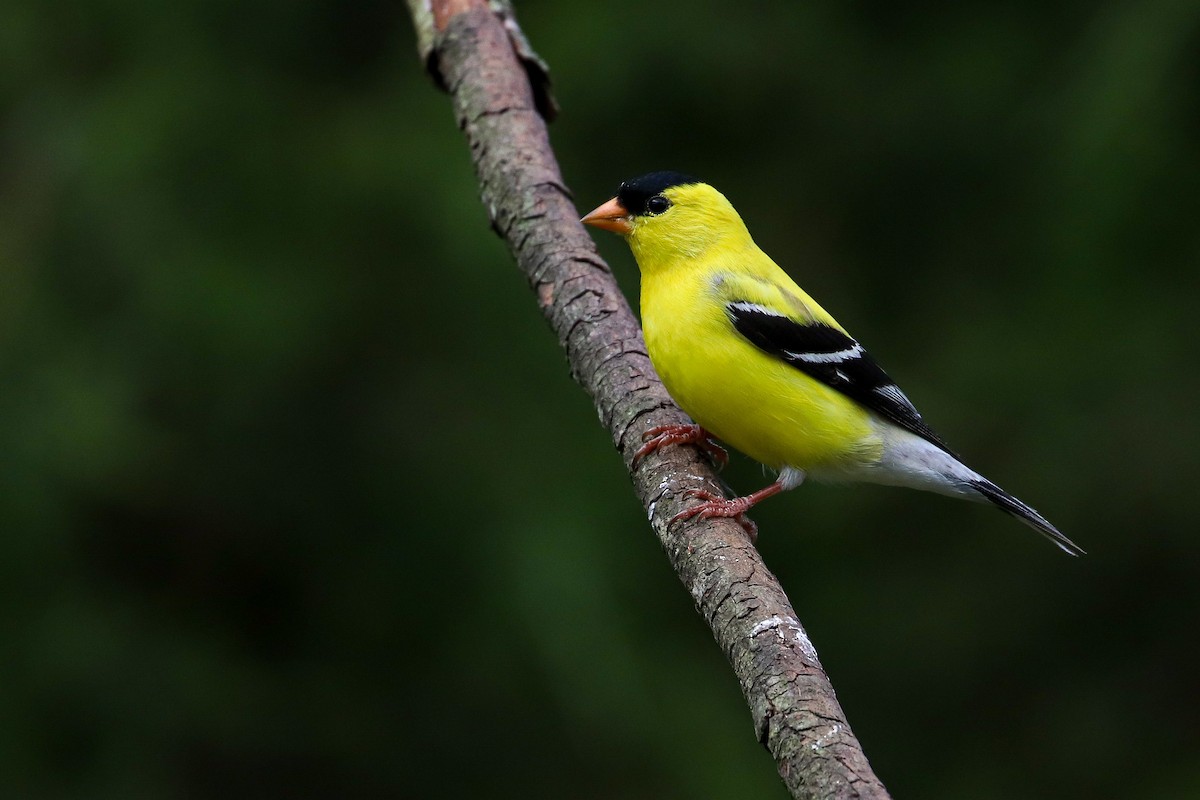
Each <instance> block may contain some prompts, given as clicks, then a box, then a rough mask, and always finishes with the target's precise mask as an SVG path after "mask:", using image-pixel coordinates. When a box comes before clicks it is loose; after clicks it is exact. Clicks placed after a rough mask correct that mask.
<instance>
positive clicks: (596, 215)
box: [582, 172, 1084, 555]
mask: <svg viewBox="0 0 1200 800" xmlns="http://www.w3.org/2000/svg"><path fill="white" fill-rule="evenodd" d="M582 221H583V222H584V223H586V224H588V225H592V226H595V227H597V228H603V229H605V230H609V231H615V232H616V233H619V234H621V235H622V236H624V237H625V239H626V241H628V242H629V246H630V248H631V249H632V250H633V255H634V258H635V259H636V260H637V263H638V268H639V269H640V270H641V274H642V291H641V295H642V327H643V329H644V330H645V334H646V347H647V350H648V351H649V354H650V360H651V361H652V362H653V363H654V368H655V369H656V370H657V371H658V374H659V376H660V377H661V378H662V381H663V384H664V385H665V386H666V388H667V391H668V392H670V394H671V397H672V398H674V400H675V402H676V403H678V404H679V407H680V408H682V409H683V410H684V411H685V412H687V414H688V415H689V416H691V418H692V419H694V420H695V421H696V423H698V424H696V425H670V426H662V427H658V428H654V429H652V430H650V431H649V432H647V434H646V437H645V438H646V443H645V446H643V447H642V449H641V450H640V451H639V452H638V455H637V457H636V459H635V460H640V459H641V457H643V456H645V455H646V454H648V453H650V452H652V451H653V450H655V449H657V448H659V447H662V446H665V445H670V444H680V443H685V442H686V443H696V444H699V445H701V446H704V447H706V448H708V449H709V450H710V451H714V452H718V453H719V455H723V454H724V453H723V451H720V450H719V448H717V447H716V445H714V444H712V443H711V441H710V438H711V437H716V438H718V439H720V440H722V441H724V442H726V443H727V444H729V445H731V446H732V447H734V448H736V449H738V450H740V451H742V452H743V453H745V454H746V455H748V456H750V457H752V458H754V459H755V460H757V461H760V462H762V463H763V464H765V465H767V466H768V467H770V468H771V469H773V470H776V471H777V473H778V479H777V480H776V481H775V482H774V483H772V484H771V485H770V486H767V487H766V488H764V489H760V490H759V491H757V492H754V493H753V494H750V495H747V496H746V497H738V498H734V499H732V500H727V499H725V498H722V497H717V496H715V495H712V494H710V493H708V492H704V491H693V492H692V493H691V496H692V497H695V498H699V499H701V500H703V501H704V502H702V503H700V504H698V505H696V506H694V507H692V508H689V509H686V510H685V511H683V512H681V513H680V514H678V515H676V517H675V518H674V519H672V522H674V521H675V520H677V519H685V518H689V517H693V516H700V517H703V518H709V517H732V518H735V519H737V520H738V521H739V522H741V523H742V525H743V527H745V528H746V530H747V533H749V534H750V536H751V537H752V538H753V536H754V535H755V529H754V526H753V523H751V522H750V521H749V520H747V519H746V518H745V517H744V516H743V514H745V512H746V511H747V510H748V509H749V508H750V507H751V506H753V505H754V504H755V503H758V502H759V501H760V500H763V499H765V498H767V497H770V496H771V495H774V494H778V493H779V492H782V491H784V490H787V489H793V488H795V487H796V486H799V485H800V484H801V483H802V482H803V481H804V479H805V478H806V477H808V476H811V477H813V478H815V479H818V480H820V479H827V480H834V481H867V482H872V483H882V484H889V485H893V486H909V487H912V488H915V489H925V490H928V491H934V492H939V493H941V494H945V495H950V496H953V497H962V498H966V499H969V500H977V501H981V502H990V503H992V504H993V505H995V506H997V507H999V508H1000V509H1002V510H1003V511H1006V512H1008V513H1009V514H1011V515H1013V516H1015V517H1016V518H1017V519H1019V520H1021V521H1022V522H1024V523H1026V524H1028V525H1029V526H1030V527H1032V528H1034V529H1035V530H1037V531H1038V532H1039V533H1042V534H1043V535H1045V536H1046V537H1047V538H1049V539H1050V540H1051V541H1053V542H1054V543H1055V544H1057V545H1058V546H1059V547H1060V548H1062V549H1063V550H1065V551H1066V552H1067V553H1070V554H1071V555H1080V554H1082V553H1083V552H1084V551H1083V550H1082V549H1081V548H1080V547H1079V546H1078V545H1076V544H1075V543H1074V542H1072V541H1071V540H1070V539H1068V538H1067V537H1066V536H1064V535H1063V534H1061V533H1059V531H1058V529H1057V528H1055V527H1054V526H1053V525H1051V524H1050V523H1049V522H1048V521H1047V520H1046V518H1045V517H1043V516H1042V515H1041V514H1039V513H1038V512H1037V511H1034V510H1033V509H1032V508H1030V507H1029V506H1027V505H1026V504H1025V503H1023V502H1021V501H1020V500H1018V499H1017V498H1015V497H1013V496H1012V495H1010V494H1009V493H1008V492H1006V491H1004V490H1003V489H1001V488H1000V487H999V486H997V485H996V484H994V483H992V482H991V481H989V480H988V479H987V478H984V477H983V476H982V475H980V474H979V473H977V472H975V471H974V470H972V469H971V468H969V467H967V466H966V465H965V464H963V462H962V461H961V460H959V458H958V456H957V455H955V454H954V453H953V452H952V451H951V450H950V448H949V447H947V446H946V443H945V442H943V441H942V440H941V438H940V437H938V435H937V434H936V433H934V432H933V431H932V430H931V429H930V428H929V426H928V425H926V424H925V421H924V420H923V419H922V418H921V415H920V414H919V413H917V410H916V408H914V407H913V404H912V403H911V402H910V401H909V399H908V397H906V396H905V394H904V392H902V391H900V388H899V387H898V386H897V385H896V384H895V382H894V381H893V380H892V379H891V378H889V377H888V375H887V373H886V372H884V371H883V370H882V369H881V368H880V367H879V365H878V364H877V363H876V362H875V360H874V359H873V358H871V356H870V355H868V353H867V351H866V350H864V349H863V346H862V345H861V344H859V343H858V342H857V341H856V340H855V339H854V338H852V337H851V336H850V335H849V334H848V333H847V332H846V330H845V329H844V328H843V327H842V326H841V325H839V324H838V323H837V321H836V320H835V319H834V318H833V317H832V316H830V315H829V313H828V312H827V311H825V309H823V308H821V306H819V305H817V302H816V301H815V300H813V299H812V298H811V297H809V296H808V295H807V294H806V293H805V292H804V290H803V289H801V288H800V287H799V286H797V285H796V284H795V282H793V281H792V279H791V278H790V277H788V275H787V273H785V272H784V271H783V270H782V269H780V268H779V267H778V266H777V265H776V264H775V262H774V261H772V260H771V258H770V257H769V256H767V254H766V253H764V252H763V251H762V250H760V249H759V248H758V246H757V245H756V244H755V243H754V240H753V239H751V238H750V232H749V231H748V230H747V229H746V225H745V223H743V222H742V218H741V217H740V216H738V213H737V211H735V210H734V208H733V206H732V205H731V204H730V202H729V201H728V200H726V199H725V196H724V195H722V194H721V193H720V192H718V191H717V190H716V189H714V188H713V187H712V186H709V185H708V184H706V183H703V182H701V181H699V180H696V179H695V178H691V177H688V176H686V175H682V174H680V173H678V172H652V173H650V174H648V175H643V176H641V177H639V178H634V179H633V180H629V181H626V182H625V183H623V184H621V187H620V189H619V190H618V191H617V196H616V197H614V198H612V199H611V200H609V201H608V202H606V203H604V204H603V205H601V206H600V207H599V208H597V209H596V210H594V211H592V212H591V213H590V214H588V215H587V216H585V217H584V218H583V220H582Z"/></svg>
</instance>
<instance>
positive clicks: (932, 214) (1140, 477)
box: [0, 0, 1200, 800]
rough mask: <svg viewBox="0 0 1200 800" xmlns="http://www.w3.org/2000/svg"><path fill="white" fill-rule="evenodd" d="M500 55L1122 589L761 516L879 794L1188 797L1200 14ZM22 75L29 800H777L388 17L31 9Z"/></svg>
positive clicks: (17, 325) (20, 652) (996, 11)
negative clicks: (544, 70) (697, 185)
mask: <svg viewBox="0 0 1200 800" xmlns="http://www.w3.org/2000/svg"><path fill="white" fill-rule="evenodd" d="M518 12H519V13H520V15H521V21H522V23H523V24H524V26H525V29H526V33H527V34H528V35H529V37H530V40H531V41H532V43H533V45H534V46H535V47H536V48H537V49H538V50H539V52H540V53H541V55H543V56H544V57H545V58H546V59H547V61H548V62H549V63H550V65H551V68H552V70H553V77H554V79H555V85H556V91H557V94H558V98H559V100H560V102H561V104H562V108H563V111H562V114H561V116H560V118H559V120H558V122H556V123H555V125H554V126H553V128H552V134H553V136H554V141H555V145H556V147H557V150H558V153H559V157H560V161H561V164H562V168H563V173H564V175H565V177H566V180H567V181H568V183H569V184H570V185H571V187H572V189H573V190H574V191H575V193H576V197H577V198H578V204H579V206H580V209H581V211H586V210H587V209H590V208H591V207H593V206H594V205H596V204H598V203H599V202H601V201H602V200H604V199H606V198H608V197H609V196H610V195H611V194H612V193H613V191H614V190H615V188H616V186H617V183H618V182H619V181H620V180H621V179H623V178H626V177H628V176H630V175H637V174H640V173H643V172H647V171H649V170H652V169H660V168H672V169H682V170H685V171H689V172H692V173H695V174H699V175H703V176H705V178H706V179H707V180H709V181H711V182H712V183H714V184H715V185H717V186H718V187H720V188H721V189H722V190H723V191H724V192H725V193H726V194H727V195H728V196H729V197H730V198H731V199H732V200H733V202H734V203H735V204H736V205H737V207H738V208H739V210H740V211H741V212H742V214H743V215H744V217H745V218H746V221H747V223H748V224H749V225H750V228H751V230H752V231H753V232H754V233H755V235H756V236H757V238H758V240H759V242H760V244H762V245H763V247H764V248H765V249H766V250H767V251H768V252H769V253H771V254H772V255H774V256H775V257H776V258H777V260H779V261H780V262H781V263H782V264H783V265H784V266H786V267H787V268H789V269H790V270H791V271H792V273H793V274H794V275H795V276H796V277H797V279H798V280H799V281H800V282H801V283H802V285H804V286H805V287H806V288H807V289H809V290H810V291H811V292H812V293H813V294H814V295H815V296H816V297H818V298H820V299H821V301H822V302H823V304H824V305H825V306H826V307H827V308H829V309H830V310H831V311H833V312H834V313H835V314H836V315H837V316H838V318H839V319H840V320H841V321H842V322H843V323H844V324H845V325H847V327H849V328H850V330H852V331H853V332H854V333H855V335H856V336H857V337H858V338H859V339H860V340H861V341H862V342H863V343H864V344H865V345H866V346H867V347H869V348H870V349H871V351H872V353H873V354H874V355H875V356H876V357H877V358H878V359H879V360H880V362H881V363H882V364H883V366H884V367H885V368H886V369H887V370H888V372H889V373H890V374H891V375H892V376H893V377H895V378H896V379H897V380H898V381H899V382H900V384H901V385H902V386H903V387H904V388H905V391H906V392H908V394H909V396H910V397H912V399H913V400H914V402H916V403H917V405H918V406H919V407H920V408H921V409H922V411H923V413H924V414H925V416H926V418H927V419H928V421H929V422H930V424H931V425H933V426H934V427H935V428H936V429H937V430H938V431H939V432H940V433H942V434H943V435H944V436H945V437H946V438H947V440H948V441H949V443H950V444H951V445H952V446H953V447H954V448H955V449H956V450H958V451H960V452H961V453H962V454H963V456H964V457H965V458H967V459H968V460H969V461H970V463H972V464H973V465H975V466H977V467H978V468H979V469H980V470H981V471H982V472H984V473H985V474H986V475H988V476H989V477H991V478H993V479H994V480H996V481H997V482H999V483H1000V484H1002V485H1004V486H1005V487H1007V488H1009V489H1011V490H1012V491H1013V492H1015V493H1016V494H1018V495H1019V496H1021V497H1022V498H1024V499H1026V500H1027V501H1028V502H1030V503H1031V504H1033V505H1034V506H1035V507H1037V508H1038V509H1040V510H1041V511H1042V512H1044V513H1045V514H1046V516H1047V517H1049V518H1050V519H1051V520H1052V521H1053V522H1054V523H1055V524H1056V525H1058V526H1059V527H1060V528H1061V529H1062V530H1063V532H1064V533H1066V534H1067V535H1069V536H1071V537H1072V538H1073V539H1075V540H1076V541H1077V542H1079V543H1080V545H1082V546H1083V547H1085V548H1086V549H1088V551H1089V552H1090V555H1088V556H1087V557H1085V558H1083V559H1079V560H1074V559H1069V558H1066V557H1065V556H1062V554H1061V553H1059V552H1058V551H1057V550H1055V549H1054V548H1053V547H1051V546H1049V545H1047V544H1046V543H1045V542H1043V541H1041V540H1039V539H1038V538H1037V537H1036V536H1034V535H1032V534H1031V533H1030V532H1029V531H1028V530H1027V529H1026V528H1024V527H1023V526H1021V525H1019V524H1017V523H1016V522H1014V521H1013V520H1011V519H1009V518H1007V517H1005V516H1004V515H1002V514H999V513H996V512H995V511H993V510H990V509H987V508H985V507H982V506H971V505H968V504H963V503H953V502H950V501H946V500H943V499H940V498H937V497H934V496H930V495H921V494H917V493H912V492H904V491H902V490H888V489H881V488H871V487H857V488H852V489H849V488H846V489H844V488H827V487H820V486H805V487H803V488H801V489H799V490H797V491H796V492H795V493H793V494H791V495H788V496H785V497H782V498H778V499H775V500H772V501H770V502H768V503H766V504H765V505H763V506H762V507H761V508H760V509H756V511H755V514H754V517H755V519H756V520H757V521H758V522H759V524H760V526H761V532H762V533H761V538H760V547H761V549H762V550H763V551H764V554H765V556H766V558H767V561H768V563H769V564H770V565H771V566H772V567H773V568H774V570H775V571H776V572H777V573H779V575H780V577H781V579H782V581H783V583H784V586H785V587H787V588H788V589H789V590H790V593H791V596H792V600H793V602H794V604H795V606H796V608H797V610H798V611H799V613H800V614H801V616H802V618H803V620H804V622H805V625H806V626H807V628H808V630H809V632H810V634H811V635H812V637H813V640H814V642H815V643H816V646H817V648H818V649H819V651H820V653H821V656H822V661H823V662H824V664H825V666H826V667H827V668H828V669H829V672H830V674H831V675H832V677H833V680H834V684H835V686H836V687H837V689H838V694H839V698H840V699H841V701H842V704H843V706H844V707H845V709H846V711H847V713H848V714H849V717H850V721H851V722H852V724H853V725H854V727H855V731H856V733H857V734H858V736H859V738H860V739H861V740H862V742H863V744H864V747H865V749H866V751H867V754H868V755H869V756H870V757H871V759H872V763H873V765H874V767H875V769H876V771H877V772H878V774H879V775H880V777H881V778H882V779H883V780H884V782H885V783H886V784H887V785H888V786H889V788H890V789H891V790H892V791H893V792H894V793H895V794H896V795H897V796H903V797H922V798H962V797H969V798H973V800H989V799H990V798H1009V797H1022V798H1050V797H1054V798H1062V797H1089V798H1090V797H1098V796H1114V797H1124V798H1129V797H1145V798H1158V797H1183V796H1189V795H1196V794H1200V766H1197V761H1196V759H1195V753H1196V752H1197V750H1198V749H1200V734H1198V730H1200V729H1198V728H1197V726H1196V724H1195V719H1196V717H1197V714H1198V712H1200V709H1198V708H1197V707H1196V705H1195V703H1194V701H1193V700H1192V699H1191V698H1192V697H1193V696H1194V694H1195V692H1194V684H1195V680H1196V675H1197V674H1200V659H1198V658H1197V656H1196V654H1195V648H1194V647H1193V646H1192V642H1191V629H1192V626H1193V623H1194V620H1195V616H1196V609H1197V607H1198V601H1200V588H1198V587H1200V575H1198V572H1197V567H1196V564H1197V563H1198V562H1200V537H1198V536H1197V530H1198V529H1200V507H1198V506H1200V504H1198V502H1197V499H1196V498H1197V492H1196V490H1195V488H1194V486H1193V485H1192V483H1193V481H1194V479H1195V477H1196V474H1197V470H1196V466H1195V465H1196V462H1197V455H1196V454H1197V451H1198V449H1200V431H1198V423H1197V419H1198V416H1197V414H1196V412H1195V409H1194V406H1195V403H1196V397H1197V395H1198V394H1200V385H1198V384H1200V381H1198V380H1197V378H1196V371H1195V369H1194V368H1193V367H1192V365H1193V363H1194V361H1195V359H1194V356H1193V350H1194V342H1195V334H1194V331H1193V326H1192V325H1189V324H1186V319H1187V317H1188V315H1191V314H1193V313H1194V304H1195V302H1196V283H1197V280H1196V269H1197V266H1198V264H1200V228H1198V227H1197V225H1196V219H1197V217H1198V216H1200V207H1198V203H1197V200H1196V188H1195V187H1196V186H1198V185H1200V148H1198V147H1197V142H1200V112H1198V110H1197V109H1198V105H1197V100H1196V98H1197V96H1200V95H1198V92H1197V90H1198V88H1200V87H1198V85H1197V84H1198V83H1200V60H1198V58H1197V54H1198V53H1200V35H1198V33H1200V8H1197V7H1196V6H1195V4H1188V3H1177V2H1167V1H1166V0H1164V1H1163V2H1141V3H1132V2H1126V3H1117V4H1109V5H1107V6H1105V7H1103V8H1094V7H1092V6H1088V5H1081V4H1066V5H1053V4H1050V5H1047V4H1037V3H1025V4H1018V5H1013V4H989V3H981V2H967V3H959V4H940V7H939V6H928V7H926V8H925V9H924V10H922V11H914V10H907V8H906V7H905V6H904V5H903V4H894V3H892V4H883V3H876V4H868V5H863V4H844V3H835V2H818V3H788V4H784V3H779V4H774V5H772V6H770V7H761V8H760V7H755V8H753V9H750V8H748V7H747V8H745V9H742V8H741V7H740V6H737V5H736V4H734V5H728V4H726V5H718V4H704V3H700V4H696V3H681V2H664V3H655V4H640V5H639V6H638V8H637V10H636V11H634V10H632V9H631V8H622V7H616V6H613V5H612V4H604V3H575V4H564V3H551V2H528V3H523V4H521V6H520V7H519V8H518ZM0 54H2V55H0V59H2V60H3V63H4V69H0V581H2V582H3V585H4V587H5V592H4V596H5V597H6V598H7V599H6V600H5V602H4V603H3V604H0V629H2V630H3V631H4V645H3V648H2V650H0V654H2V656H3V660H2V661H0V664H2V665H3V668H2V670H0V745H2V746H0V774H3V775H4V785H5V786H6V787H8V788H9V791H11V792H16V795H14V796H17V795H19V796H22V797H35V798H36V797H89V798H91V797H113V798H118V797H120V798H125V797H134V796H155V797H256V798H262V797H276V796H278V797H283V796H289V797H294V796H330V797H333V796H339V797H401V796H421V797H435V796H436V797H455V796H493V797H495V796H500V797H508V796H511V797H543V796H545V797H551V796H561V797H572V798H589V797H595V798H609V797H621V798H660V797H692V798H729V797H782V796H783V790H782V788H781V786H780V785H779V783H778V779H777V778H776V776H775V775H774V769H773V765H772V763H771V761H770V759H769V757H768V756H767V754H766V753H765V752H763V751H762V750H761V749H760V748H759V747H758V745H757V744H756V743H755V742H754V739H753V731H752V727H751V724H750V715H749V713H748V711H747V710H746V708H745V707H744V705H743V703H742V701H741V697H740V695H739V693H738V690H737V687H736V685H735V684H734V682H733V680H732V679H731V678H730V676H729V672H728V668H727V667H726V665H725V664H724V662H723V659H722V655H721V653H720V652H719V651H718V649H717V648H716V647H715V646H714V645H713V643H712V642H711V640H710V638H709V636H708V633H707V631H706V629H705V628H704V626H703V624H702V623H701V622H700V620H699V619H697V618H696V617H695V614H694V612H693V611H692V609H691V606H690V599H689V598H688V597H687V596H686V594H685V593H684V592H682V591H680V587H679V585H678V583H677V581H676V579H675V578H674V576H673V575H672V574H671V572H670V570H669V568H668V566H667V562H666V559H665V558H664V557H663V555H662V553H661V552H659V551H658V548H657V544H656V543H655V540H654V538H653V536H652V535H651V533H650V531H649V528H648V527H647V526H646V523H645V519H644V517H643V515H642V513H641V509H640V508H639V507H638V505H637V502H636V500H635V498H634V496H633V494H632V492H631V491H630V490H629V487H628V482H627V479H626V477H625V475H624V473H623V471H622V468H621V464H620V461H619V459H618V458H617V456H616V454H615V453H613V452H612V449H611V446H610V445H609V443H608V439H607V434H606V433H605V432H604V431H603V430H602V429H601V428H600V427H599V426H597V425H596V423H595V418H594V415H593V412H592V411H591V409H590V408H589V405H588V402H587V400H586V398H585V397H584V396H583V394H582V393H581V392H579V391H578V390H577V389H576V387H575V386H574V385H573V383H572V382H571V381H570V379H569V377H568V375H567V369H566V367H565V365H564V363H563V359H562V356H561V354H560V352H559V351H558V349H557V346H556V345H555V343H554V339H553V336H552V335H551V334H550V333H549V332H548V331H547V330H546V329H545V325H544V323H542V322H541V320H540V319H539V315H538V313H537V311H536V308H535V305H534V302H533V298H532V297H531V296H530V295H529V292H528V290H527V289H526V287H525V286H524V285H523V283H522V281H521V279H520V278H519V276H518V275H517V274H516V272H515V270H514V269H513V268H512V265H511V263H510V262H509V260H508V256H507V254H506V253H505V251H504V248H503V246H502V244H501V243H500V242H499V240H497V239H496V238H495V237H494V236H493V235H492V234H491V233H490V232H489V230H488V225H487V216H486V212H485V211H484V210H483V209H482V208H481V207H480V206H479V204H478V202H477V200H476V197H477V190H476V187H475V185H474V179H473V176H472V175H471V171H470V167H469V160H468V157H467V153H466V150H465V147H464V146H463V143H462V140H461V137H460V136H459V135H458V133H457V132H456V131H455V129H454V125H453V122H452V115H451V112H450V109H449V107H448V104H447V101H446V99H445V97H444V96H441V95H439V94H437V93H436V92H435V91H434V90H433V89H432V88H431V87H430V85H429V83H428V82H427V81H426V79H425V78H424V77H423V76H422V75H421V73H420V69H419V64H418V62H417V59H416V56H415V54H414V51H413V44H412V37H411V32H410V27H409V24H408V22H407V20H406V18H405V17H404V16H403V7H402V5H398V4H394V3H382V2H367V3H361V4H339V3H332V2H325V3H305V2H299V3H270V2H267V3H257V4H234V3H228V2H217V3H213V2H195V1H194V0H183V2H179V3H171V4H154V3H135V2H117V0H108V1H107V2H94V3H80V4H77V5H74V4H66V5H63V4H53V3H49V4H48V3H34V2H30V1H29V0H13V1H12V2H9V3H7V4H5V7H4V10H3V11H0ZM601 248H602V250H603V251H604V253H605V254H606V256H608V257H609V259H610V261H611V262H612V264H613V266H614V269H615V270H616V271H617V273H618V275H619V277H620V278H621V280H622V282H623V284H624V285H625V286H626V287H627V289H628V291H629V293H630V295H631V296H635V293H636V273H635V270H634V268H633V265H632V259H631V258H630V257H629V255H628V253H627V251H626V249H625V247H624V245H622V244H621V243H620V242H619V241H617V240H616V239H615V238H614V237H606V238H604V239H602V240H601ZM726 477H727V478H728V479H729V480H730V482H731V483H732V484H733V485H734V486H735V487H737V488H738V489H741V490H744V491H749V490H751V489H755V488H758V487H759V486H760V485H761V484H762V482H763V478H762V476H761V475H760V474H759V473H758V471H757V468H756V467H754V466H753V465H749V464H747V463H745V462H744V461H742V462H738V461H737V459H735V464H734V465H733V467H731V469H730V470H729V471H728V472H727V474H726ZM848 531H853V532H854V533H853V535H850V534H848V533H845V532H848ZM909 531H921V532H922V535H921V536H919V537H917V536H914V535H911V534H910V533H909Z"/></svg>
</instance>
